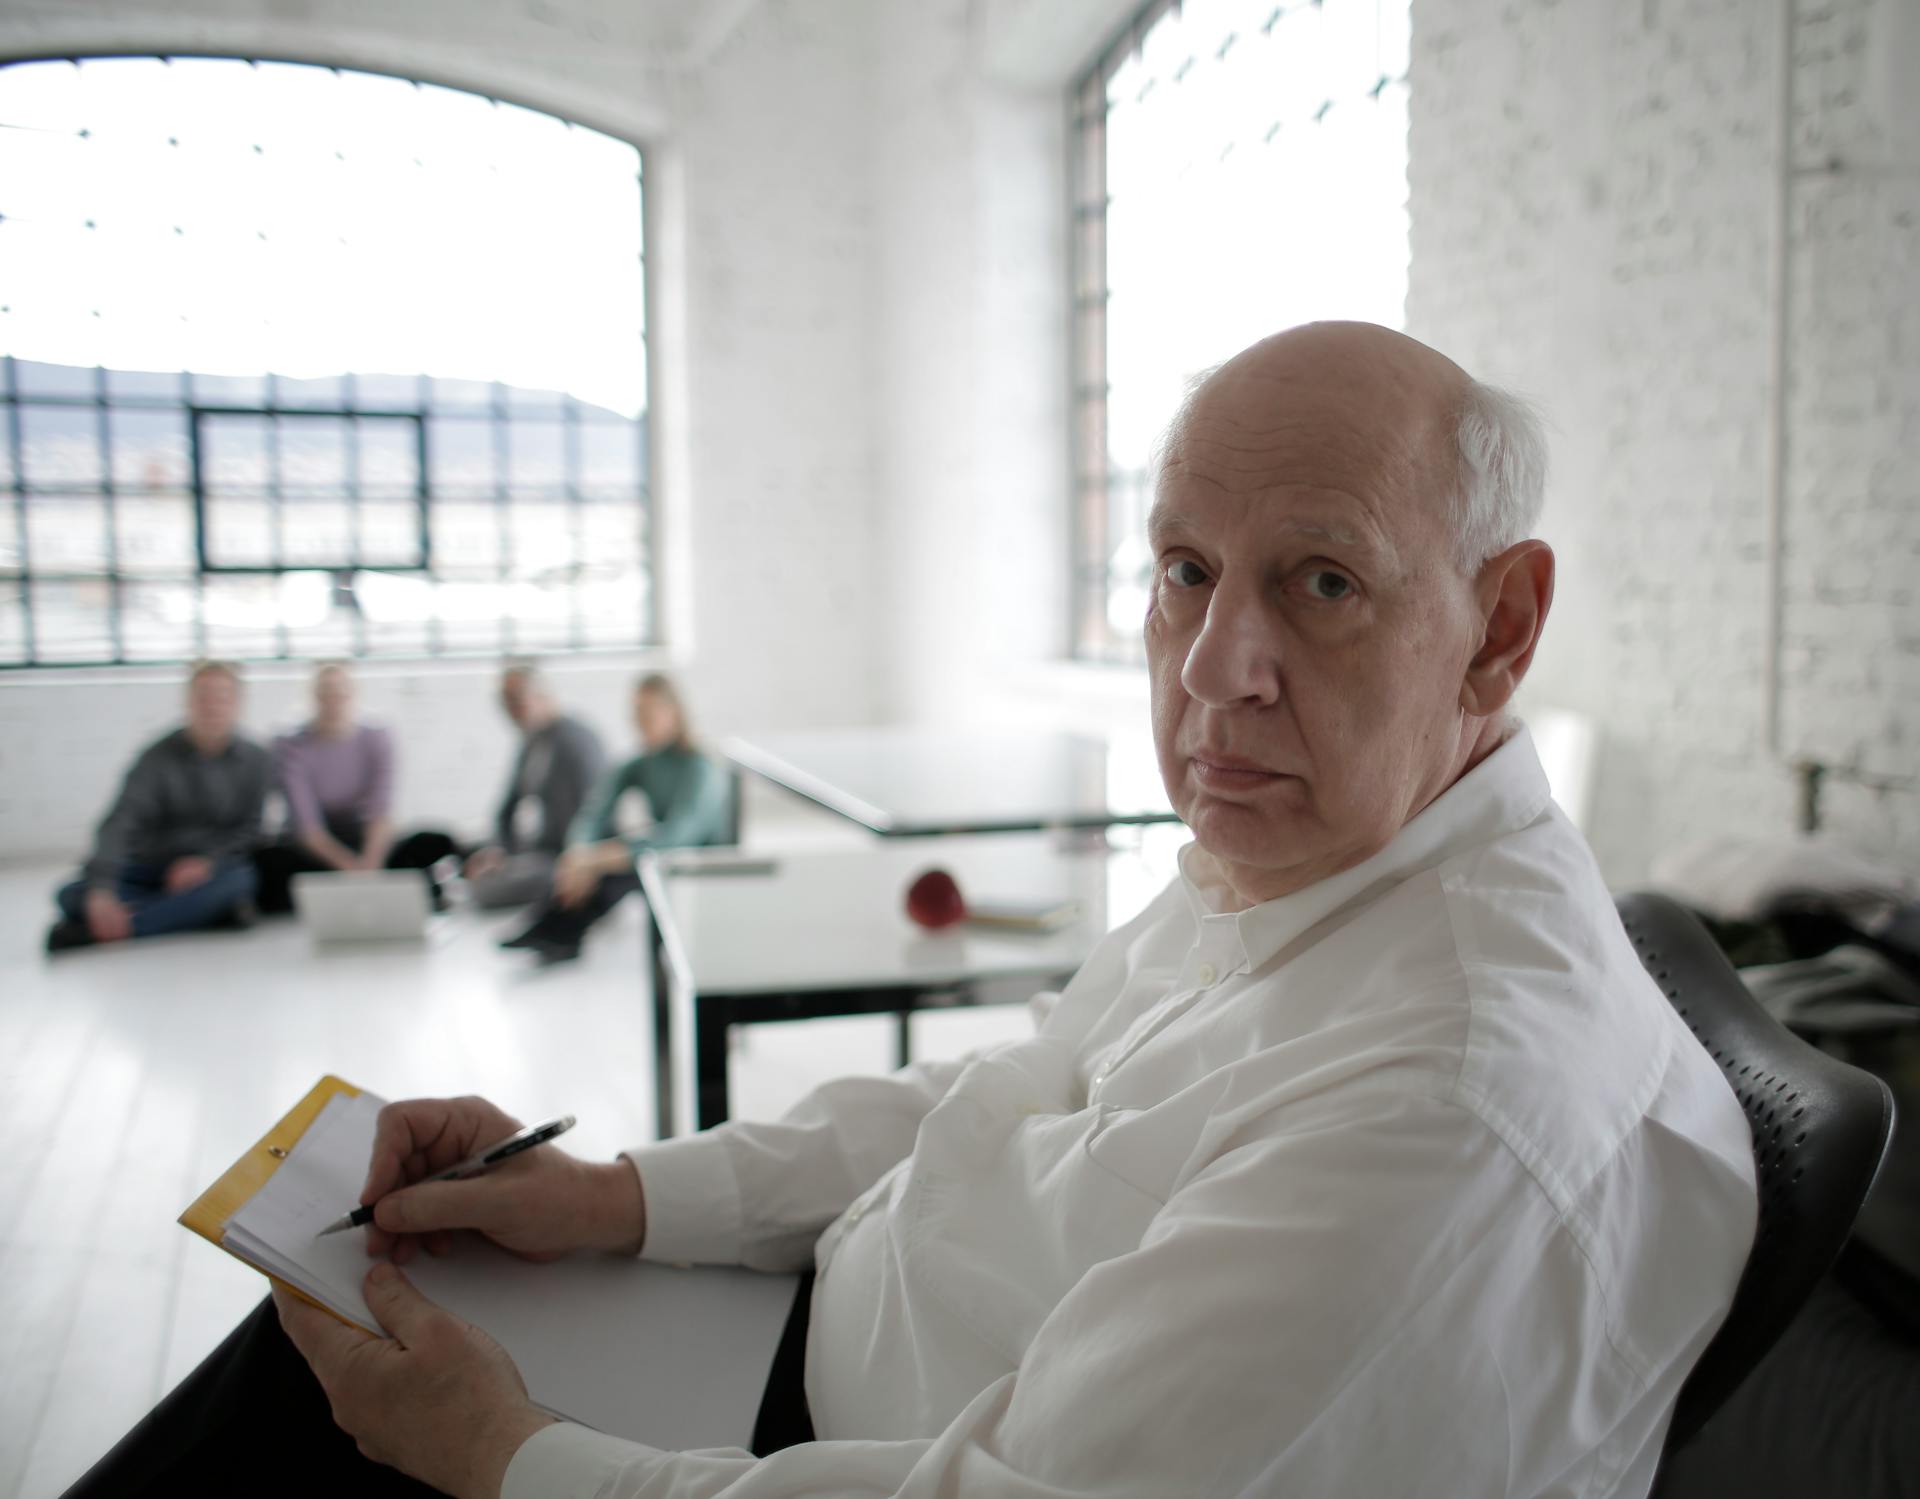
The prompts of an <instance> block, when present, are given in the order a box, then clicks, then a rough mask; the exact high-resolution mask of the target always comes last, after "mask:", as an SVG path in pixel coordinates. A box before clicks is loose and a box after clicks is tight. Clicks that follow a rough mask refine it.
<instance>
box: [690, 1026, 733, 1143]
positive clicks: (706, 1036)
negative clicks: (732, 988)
mask: <svg viewBox="0 0 1920 1499" xmlns="http://www.w3.org/2000/svg"><path fill="white" fill-rule="evenodd" d="M730 1028H731V1022H730V1020H729V1016H728V1013H727V1010H726V1008H725V1006H724V1004H721V1003H716V1002H715V1000H714V998H713V996H711V995H707V996H703V997H702V998H701V999H700V1000H699V1001H698V1002H697V1003H696V1004H695V1005H694V1006H693V1074H694V1078H693V1088H694V1121H693V1127H694V1128H695V1129H711V1128H712V1127H713V1126H714V1125H716V1124H720V1123H723V1122H725V1120H726V1117H727V1108H728V1104H729V1100H728V1098H727V1033H728V1031H729V1029H730Z"/></svg>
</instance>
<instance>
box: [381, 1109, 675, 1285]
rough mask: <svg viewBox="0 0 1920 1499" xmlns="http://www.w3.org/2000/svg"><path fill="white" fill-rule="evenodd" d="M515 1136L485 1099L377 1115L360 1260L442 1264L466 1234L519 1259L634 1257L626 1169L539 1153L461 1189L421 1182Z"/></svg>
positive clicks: (636, 1206)
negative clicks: (423, 1259) (435, 1260)
mask: <svg viewBox="0 0 1920 1499" xmlns="http://www.w3.org/2000/svg"><path fill="white" fill-rule="evenodd" d="M519 1128H520V1121H519V1120H517V1119H515V1118H514V1117H513V1116H512V1115H510V1114H508V1113H505V1112H504V1111H503V1110H501V1109H498V1108H495V1107H494V1106H493V1105H492V1104H490V1103H488V1102H487V1101H486V1100H485V1099H484V1098H416V1099H411V1100H409V1101H407V1102H405V1103H390V1104H388V1105H387V1106H386V1107H385V1108H383V1109H382V1110H381V1111H380V1118H379V1122H378V1123H377V1124H376V1126H375V1128H374V1136H373V1159H372V1161H371V1162H370V1163H369V1165H368V1167H367V1184H366V1186H365V1187H364V1188H363V1189H362V1190H361V1193H360V1200H361V1202H363V1203H369V1202H370V1203H377V1204H378V1205H379V1206H378V1207H377V1208H376V1209H375V1212H374V1220H373V1222H372V1223H370V1224H368V1225H367V1253H369V1254H373V1255H381V1254H388V1253H391V1254H392V1256H393V1259H394V1262H395V1263H396V1264H402V1265H404V1264H405V1263H407V1261H408V1260H410V1259H411V1258H412V1257H413V1255H414V1253H415V1251H416V1249H417V1248H418V1246H419V1245H420V1244H421V1243H422V1242H424V1243H425V1244H426V1246H427V1249H428V1251H429V1252H430V1253H433V1254H444V1253H446V1251H447V1249H448V1248H449V1247H450V1245H451V1241H452V1231H453V1230H455V1229H460V1228H470V1229H474V1230H476V1231H477V1232H479V1233H483V1234H485V1235H486V1236H487V1237H488V1238H489V1239H492V1240H493V1241H494V1243H496V1244H498V1245H500V1246H501V1248H503V1249H508V1250H511V1251H512V1252H513V1253H515V1254H517V1255H519V1256H521V1257H522V1258H523V1259H530V1260H551V1259H558V1258H559V1257H560V1256H561V1255H563V1254H565V1253H567V1252H568V1251H569V1250H572V1249H597V1250H603V1251H609V1252H613V1253H621V1254H638V1253H639V1251H640V1243H641V1240H642V1239H643V1238H644V1237H645V1236H646V1226H647V1214H646V1202H645V1200H644V1198H643V1197H642V1194H641V1191H640V1177H639V1174H638V1173H637V1172H635V1171H634V1169H633V1167H632V1166H630V1165H629V1164H628V1163H627V1162H625V1161H613V1162H611V1163H609V1164H606V1165H596V1164H594V1163H593V1162H590V1161H583V1160H581V1159H579V1158H578V1157H577V1156H571V1155H568V1154H567V1153H566V1151H564V1150H561V1149H559V1148H558V1147H556V1146H553V1145H542V1146H541V1147H540V1148H539V1149H537V1150H523V1151H521V1152H520V1154H518V1155H516V1156H513V1157H512V1158H511V1159H509V1160H507V1161H504V1162H502V1163H501V1164H500V1165H498V1166H495V1167H493V1168H492V1169H491V1170H489V1171H486V1172H483V1173H482V1174H481V1175H479V1176H470V1177H467V1178H466V1179H465V1180H463V1181H450V1182H422V1181H421V1178H422V1177H427V1176H431V1175H433V1173H434V1172H436V1171H444V1170H445V1169H446V1168H447V1167H449V1166H452V1165H454V1164H456V1163H457V1162H460V1161H463V1160H465V1159H466V1158H467V1157H468V1156H470V1155H473V1154H474V1153H475V1152H476V1151H480V1150H484V1149H486V1148H487V1147H488V1146H489V1145H494V1144H497V1143H498V1142H499V1141H501V1140H504V1139H506V1138H507V1136H508V1135H510V1134H512V1133H513V1132H514V1131H515V1130H517V1129H519ZM415 1182H419V1183H420V1185H418V1186H412V1185H409V1183H415Z"/></svg>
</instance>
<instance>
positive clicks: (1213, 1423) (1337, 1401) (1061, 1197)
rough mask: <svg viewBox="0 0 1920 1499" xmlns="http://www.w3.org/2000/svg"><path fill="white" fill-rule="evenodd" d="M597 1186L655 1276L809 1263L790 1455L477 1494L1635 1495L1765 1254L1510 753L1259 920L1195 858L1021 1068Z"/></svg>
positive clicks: (949, 1075) (644, 1158) (809, 1112)
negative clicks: (799, 1417)
mask: <svg viewBox="0 0 1920 1499" xmlns="http://www.w3.org/2000/svg"><path fill="white" fill-rule="evenodd" d="M630 1158H631V1159H632V1161H633V1162H634V1164H635V1166H636V1167H637V1169H638V1170H639V1172H640V1176H641V1180H642V1182H643V1183H644V1186H645V1190H646V1198H647V1209H648V1230H647V1242H646V1248H645V1253H646V1254H647V1255H648V1256H649V1257H651V1258H656V1259H663V1260H699V1261H714V1262H721V1263H744V1264H747V1265H752V1266H759V1267H764V1268H767V1269H780V1270H793V1269H799V1268H804V1267H805V1266H806V1265H807V1264H809V1263H812V1264H813V1265H815V1266H816V1267H817V1270H818V1277H819V1278H818V1280H817V1282H816V1284H815V1287H814V1293H813V1307H812V1318H813V1320H812V1328H811V1332H810V1335H809V1338H808V1343H807V1395H808V1400H809V1403H810V1405H811V1407H812V1413H813V1423H814V1428H815V1431H816V1432H817V1434H818V1437H819V1440H817V1441H815V1442H812V1443H809V1444H805V1445H802V1446H799V1447H793V1448H789V1449H787V1450H786V1451H783V1452H779V1453H776V1454H774V1455H773V1456H771V1457H768V1458H765V1459H762V1460H759V1461H756V1460H755V1459H753V1458H752V1457H750V1456H748V1455H747V1454H745V1453H741V1452H680V1453H676V1452H662V1451H658V1450H656V1449H654V1448H651V1447H645V1446H642V1445H640V1444H637V1443H633V1442H627V1441H622V1440H618V1439H615V1438H613V1437H609V1436H605V1435H602V1434H600V1433H597V1432H592V1431H588V1430H586V1429H584V1428H581V1427H579V1426H572V1425H564V1424H563V1425H558V1426H553V1427H549V1428H547V1429H546V1430H544V1431H541V1432H539V1433H537V1434H536V1435H535V1436H533V1437H532V1438H530V1439H529V1440H528V1441H527V1443H526V1444H525V1445H524V1446H523V1447H522V1448H521V1450H520V1452H519V1453H518V1454H517V1455H516V1456H515V1458H514V1461H513V1464H512V1466H511V1468H510V1469H509V1470H508V1474H507V1481H506V1486H505V1487H506V1492H507V1493H508V1494H509V1495H528V1496H533V1495H542V1496H554V1495H594V1496H601V1499H613V1496H622V1499H625V1496H634V1499H637V1496H642V1495H644V1496H650V1499H651V1496H660V1499H665V1496H670V1495H671V1496H676V1499H679V1496H685V1499H692V1496H710V1495H711V1496H718V1495H725V1496H728V1499H749V1496H752V1499H774V1496H800V1495H808V1496H823V1495H835V1496H847V1495H860V1496H866V1495H872V1496H879V1495H894V1494H900V1495H925V1496H934V1495H942V1496H945V1495H994V1496H1001V1495H1006V1496H1016V1499H1040V1496H1046V1499H1064V1496H1068V1495H1085V1496H1092V1495H1101V1496H1121V1495H1125V1496H1134V1495H1138V1496H1142V1499H1149V1496H1150V1499H1169V1496H1188V1495H1214V1494H1222V1495H1226V1494H1233V1495H1237V1494H1273V1495H1295V1496H1298V1495H1343V1496H1347V1495H1350V1496H1357V1499H1389V1496H1398V1495H1416V1494H1418V1495H1432V1496H1436V1499H1488V1496H1498V1495H1564V1496H1575V1495H1578V1496H1581V1499H1595V1496H1601V1495H1632V1496H1638V1495H1643V1494H1645V1493H1646V1491H1647V1489H1648V1486H1649V1484H1650V1483H1651V1481H1652V1477H1653V1472H1654V1466H1655V1463H1656V1461H1657V1459H1658V1456H1659V1451H1660V1443H1661V1439H1662V1436H1663V1434H1664V1433H1665V1431H1666V1427H1667V1422H1668V1420H1669V1418H1670V1417H1671V1414H1672V1410H1673V1403H1674V1399H1675V1396H1676V1395H1677V1394H1678V1392H1679V1389H1680V1385H1681V1382H1682V1381H1683V1380H1684V1378H1685V1377H1686V1374H1687V1372H1688V1370H1689V1369H1690V1368H1691V1366H1692V1364H1693V1362H1694V1360H1695V1359H1696V1358H1697V1357H1698V1356H1699V1354H1700V1352H1701V1350H1702V1349H1703V1348H1704V1347H1705V1346H1706V1344H1707V1342H1708V1340H1709V1339H1710V1338H1711V1336H1712V1334H1713V1332H1714V1331H1715V1329H1716V1328H1717V1327H1718V1326H1719V1324H1720V1321H1721V1319H1722V1318H1723V1317H1724V1315H1725V1313H1726V1310H1727V1307H1728V1304H1729V1303H1730V1301H1731V1299H1732V1295H1733V1288H1734V1284H1735V1282H1736V1281H1737V1280H1738V1278H1739V1275H1740V1270H1741V1267H1742V1265H1743V1264H1744V1262H1745V1259H1746V1254H1747V1250H1748V1247H1749V1245H1750V1243H1751V1240H1752V1237H1753V1226H1754V1187H1753V1163H1752V1155H1751V1151H1750V1147H1749V1144H1748V1132H1747V1126H1746V1122H1745V1119H1744V1117H1743V1116H1742V1114H1741V1111H1740V1108H1739V1106H1738V1104H1737V1103H1736V1101H1735V1099H1734V1096H1733V1093H1732V1091H1731V1089H1729V1088H1728V1086H1727V1084H1726V1082H1725V1081H1724V1080H1723V1079H1722V1077H1721V1075H1720V1071H1719V1069H1718V1068H1717V1067H1716V1066H1715V1065H1714V1063H1713V1062H1712V1060H1711V1059H1709V1058H1708V1057H1707V1055H1706V1054H1705V1052H1704V1051H1702V1050H1701V1048H1700V1046H1699V1045H1698V1043H1697V1042H1696V1041H1695V1040H1694V1039H1693V1037H1692V1036H1691V1035H1690V1034H1689V1033H1688V1031H1687V1030H1686V1028H1685V1027H1684V1026H1683V1025H1682V1024H1681V1023H1680V1022H1679V1020H1678V1019H1677V1018H1676V1016H1675V1015H1674V1014H1673V1012H1672V1010H1671V1009H1670V1007H1669V1006H1668V1004H1667V1001H1666V999H1665V998H1664V997H1663V996H1662V995H1661V993H1660V991H1659V990H1658V989H1657V988H1656V987H1655V986H1654V984H1653V983H1652V981H1651V980H1650V979H1649V978H1648V977H1647V976H1646V974H1645V973H1644V971H1643V970H1642V968H1641V966H1640V963H1639V961H1638V960H1637V958H1636V957H1635V955H1634V952H1633V949H1632V947H1631V946H1630V945H1629V943H1628V941H1627V938H1626V935H1625V934H1624V932H1623V931H1622V930H1621V927H1620V923H1619V921H1618V920H1617V918H1616V917H1615V914H1614V908H1613V903H1612V901H1611V899H1610V898H1609V896H1608V893H1607V889H1606V887H1605V885H1604V884H1603V883H1602V881H1601V878H1600V875H1599V871H1598V870H1597V868H1596V867H1595V865H1594V862H1593V858H1592V855H1591V854H1590V852H1589V851H1588V849H1587V846H1586V844H1585V842H1584V841H1583V840H1582V838H1581V837H1580V835H1579V833H1578V832H1577V831H1576V830H1575V829H1574V828H1573V826H1572V825H1571V824H1570V823H1569V822H1568V821H1567V820H1566V818H1565V817H1564V816H1563V815H1562V814H1561V812H1560V811H1559V809H1558V808H1557V807H1555V806H1554V805H1553V802H1552V800H1551V798H1550V796H1549V794H1548V790H1547V785H1546V779H1545V776H1544V775H1543V774H1542V772H1541V769H1540V764H1539V761H1538V759H1537V758H1536V756H1535V754H1534V750H1533V745H1532V742H1531V740H1530V738H1529V737H1528V736H1527V735H1526V734H1525V733H1524V732H1521V733H1519V734H1517V735H1516V736H1515V737H1514V738H1512V739H1511V740H1509V741H1508V742H1507V743H1506V744H1505V745H1503V746H1502V747H1501V748H1500V749H1498V750H1496V751H1495V752H1494V753H1493V754H1492V755H1490V756H1489V757H1488V758H1487V759H1486V760H1484V761H1483V762H1482V763H1481V764H1480V765H1478V766H1476V767H1475V768H1474V769H1473V770H1472V771H1470V772H1469V773H1468V774H1467V775H1466V776H1464V777H1462V778H1461V780H1460V781H1459V782H1458V783H1456V784H1455V785H1454V786H1453V787H1452V788H1451V789H1449V790H1448V791H1447V792H1446V793H1445V794H1444V795H1443V796H1441V797H1440V798H1439V799H1438V800H1436V801H1435V802H1434V803H1433V804H1432V805H1431V806H1430V807H1428V808H1427V809H1426V810H1425V811H1424V812H1422V813H1421V814H1420V815H1419V816H1418V817H1416V818H1415V819H1414V820H1413V821H1412V822H1410V823H1409V824H1408V825H1407V826H1406V827H1405V828H1404V829H1402V830H1401V832H1400V834H1399V836H1398V837H1396V838H1395V840H1394V841H1393V843H1392V844H1391V845H1390V846H1388V847H1387V848H1386V849H1384V850H1382V851H1381V852H1380V853H1379V854H1377V855H1375V856H1374V857H1373V858H1371V859H1368V860H1367V861H1365V862H1364V863H1362V864H1359V865H1357V866H1355V867H1354V868H1352V869H1349V870H1346V871H1345V872H1343V873H1341V874H1338V875H1335V876H1333V877H1331V878H1329V879H1326V880H1323V881H1321V882H1320V883H1318V884H1316V885H1313V886H1311V887H1309V888H1307V889H1305V890H1301V891H1299V892H1297V893H1295V894H1293V895H1289V896H1285V897H1283V898H1281V899H1279V900H1274V901H1268V902H1266V903H1265V904H1263V905H1259V906H1255V907H1253V908H1252V909H1250V910H1241V911H1234V910H1232V909H1230V904H1229V902H1228V900H1227V898H1226V891H1225V887H1224V884H1223V883H1222V881H1221V879H1220V875H1219V871H1218V868H1217V866H1216V865H1215V863H1214V861H1213V860H1212V858H1211V856H1209V855H1208V854H1206V853H1205V852H1204V851H1203V850H1201V849H1200V848H1199V847H1198V845H1189V846H1188V848H1187V849H1186V850H1185V851H1184V853H1183V855H1182V858H1181V875H1180V877H1179V878H1178V879H1176V880H1175V881H1174V882H1173V883H1172V884H1170V885H1169V886H1168V887H1167V889H1166V890H1165V891H1163V892H1162V893H1161V894H1160V895H1159V896H1158V897H1157V898H1156V899H1155V900H1154V901H1153V903H1152V904H1151V905H1150V906H1149V907H1148V908H1147V909H1146V910H1145V911H1143V912H1142V913H1141V914H1140V915H1139V916H1138V917H1136V918H1135V919H1134V920H1133V921H1131V922H1129V923H1128V924H1127V925H1125V926H1123V927H1121V928H1119V929H1118V930H1117V931H1115V932H1113V933H1112V934H1111V935H1109V936H1108V937H1107V938H1106V939H1105V940H1104V941H1103V942H1102V943H1101V944H1100V946H1099V947H1098V948H1096V949H1095V951H1094V953H1093V955H1092V956H1091V957H1090V958H1089V959H1088V960H1087V963H1086V965H1085V967H1084V968H1082V970H1081V971H1080V972H1079V974H1078V975H1076V976H1075V978H1074V980H1073V982H1072V983H1071V984H1069V985H1068V986H1067V988H1066V990H1065V992H1064V993H1063V994H1062V995H1060V997H1059V999H1058V1002H1057V1003H1056V1004H1054V1005H1053V1006H1052V1007H1051V1010H1050V1012H1049V1013H1047V1014H1046V1015H1045V1018H1044V1019H1043V1021H1042V1023H1041V1024H1040V1026H1039V1029H1038V1032H1037V1034H1035V1035H1034V1036H1033V1037H1031V1038H1030V1039H1027V1040H1023V1041H1018V1042H1013V1043H1010V1044H1007V1045H1004V1046H1001V1047H998V1048H995V1049H992V1050H989V1051H987V1052H985V1053H982V1054H980V1055H978V1056H976V1057H974V1058H971V1059H969V1060H967V1061H966V1062H963V1063H947V1064H926V1065H921V1066H916V1067H910V1068H907V1069H905V1070H904V1071H902V1072H900V1073H898V1074H895V1075H894V1076H892V1077H885V1078H854V1079H848V1080H845V1081H842V1082H838V1083H834V1084H831V1085H829V1086H827V1087H825V1088H822V1089H821V1090H819V1091H818V1092H816V1093H814V1094H813V1095H812V1096H810V1097H809V1098H808V1099H807V1100H806V1101H804V1102H803V1103H801V1104H800V1105H798V1106H797V1107H796V1108H795V1109H794V1110H793V1112H792V1113H790V1114H789V1115H788V1116H787V1117H786V1118H785V1119H783V1120H781V1121H780V1122H778V1123H776V1124H750V1123H733V1124H728V1125H723V1126H721V1127H719V1128H717V1129H714V1130H712V1131H709V1132H708V1133H706V1134H702V1135H697V1136H693V1137H690V1138H686V1139H680V1140H673V1141H669V1142H666V1143H664V1144H660V1145H654V1146H647V1147H644V1148H641V1149H638V1150H635V1151H633V1152H631V1155H630ZM634 1357H635V1359H636V1360H640V1359H646V1358H648V1357H650V1355H649V1353H648V1351H647V1350H646V1349H644V1348H636V1349H635V1350H634Z"/></svg>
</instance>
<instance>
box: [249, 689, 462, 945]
mask: <svg viewBox="0 0 1920 1499" xmlns="http://www.w3.org/2000/svg"><path fill="white" fill-rule="evenodd" d="M273 769H274V778H275V780H276V782H277V783H278V785H279V788H280V792H281V795H283V796H284V797H285V798H286V802H287V825H286V828H285V830H284V831H283V832H282V833H281V835H280V838H279V841H277V842H275V843H270V844H268V845H266V846H265V847H263V848H261V849H260V850H259V851H258V852H257V853H256V854H255V856H254V862H255V864H256V866H257V868H258V870H259V875H260V888H259V895H258V897H257V898H258V901H259V905H260V909H261V910H262V911H263V912H273V911H290V910H292V909H293V897H292V888H291V887H292V882H293V877H294V876H295V875H296V874H306V873H310V872H319V871H324V870H343V871H347V870H357V869H419V870H423V871H428V873H427V880H428V883H429V884H430V885H433V884H434V882H433V877H432V874H431V872H430V871H431V868H432V866H433V865H434V864H435V863H437V862H438V861H439V860H441V859H443V858H445V857H446V856H447V855H449V854H451V853H453V852H455V845H454V841H453V839H452V838H450V837H448V836H447V835H446V834H445V833H437V832H418V833H412V834H410V835H409V836H407V837H405V838H401V839H399V840H397V841H396V840H395V838H394V830H393V739H392V736H391V735H389V734H388V733H387V731H386V730H385V729H383V728H378V727H376V726H375V725H373V724H365V723H360V722H358V721H357V720H356V718H355V716H354V684H353V675H352V673H351V672H349V671H348V669H347V668H346V666H345V665H343V664H342V663H340V662H337V661H329V662H327V663H325V664H324V665H322V666H321V667H320V668H319V669H318V670H316V671H315V672H314V674H313V717H312V719H311V720H309V721H308V722H307V723H306V724H305V725H304V726H303V727H301V728H300V729H298V730H296V731H295V732H294V733H291V734H282V735H280V736H279V737H278V738H277V739H275V740H274V741H273ZM433 894H434V896H435V903H436V904H438V903H439V902H438V897H439V889H438V887H437V885H434V889H433Z"/></svg>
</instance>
